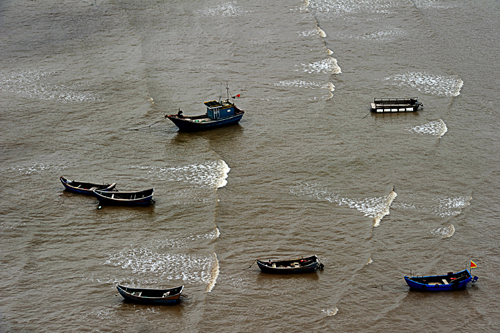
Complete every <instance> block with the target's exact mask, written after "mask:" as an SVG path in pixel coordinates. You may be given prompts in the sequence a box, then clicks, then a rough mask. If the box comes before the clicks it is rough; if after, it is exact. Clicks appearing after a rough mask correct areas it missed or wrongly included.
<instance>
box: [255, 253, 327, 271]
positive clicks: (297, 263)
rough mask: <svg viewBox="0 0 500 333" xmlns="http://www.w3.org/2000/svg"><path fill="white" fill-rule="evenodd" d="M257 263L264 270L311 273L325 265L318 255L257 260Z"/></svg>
mask: <svg viewBox="0 0 500 333" xmlns="http://www.w3.org/2000/svg"><path fill="white" fill-rule="evenodd" d="M257 265H258V266H259V268H260V270H261V271H262V272H265V273H278V274H290V273H292V274H294V273H310V272H314V271H316V270H318V269H319V270H322V269H323V267H324V265H323V264H322V263H321V262H320V261H319V259H318V257H317V256H316V255H314V256H311V257H306V258H304V257H302V258H296V259H288V260H271V259H269V260H268V261H266V260H257Z"/></svg>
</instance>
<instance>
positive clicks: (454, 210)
mask: <svg viewBox="0 0 500 333" xmlns="http://www.w3.org/2000/svg"><path fill="white" fill-rule="evenodd" d="M421 200H424V201H425V199H422V198H418V199H415V201H421ZM471 200H472V196H458V197H438V198H432V199H430V202H428V203H425V202H423V203H420V202H411V203H405V202H398V203H397V204H396V205H394V208H395V209H400V210H410V211H417V212H424V213H429V214H432V215H436V216H439V217H443V218H446V217H451V216H457V215H459V214H460V213H461V212H462V210H463V209H464V208H466V207H467V206H469V205H470V202H471Z"/></svg>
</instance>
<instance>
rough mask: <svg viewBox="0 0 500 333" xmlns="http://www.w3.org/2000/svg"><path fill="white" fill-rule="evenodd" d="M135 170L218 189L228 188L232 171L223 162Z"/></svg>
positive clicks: (161, 177)
mask: <svg viewBox="0 0 500 333" xmlns="http://www.w3.org/2000/svg"><path fill="white" fill-rule="evenodd" d="M133 168H138V169H142V170H148V174H150V175H151V176H153V177H154V178H155V179H160V180H167V181H182V182H187V183H192V184H196V185H201V186H208V187H211V188H216V189H217V188H221V187H224V186H226V184H227V176H228V173H229V171H230V170H231V169H230V168H229V166H228V165H227V164H226V162H224V161H222V160H219V161H213V162H206V163H202V164H191V165H187V166H182V167H170V168H162V167H155V166H146V167H142V166H133Z"/></svg>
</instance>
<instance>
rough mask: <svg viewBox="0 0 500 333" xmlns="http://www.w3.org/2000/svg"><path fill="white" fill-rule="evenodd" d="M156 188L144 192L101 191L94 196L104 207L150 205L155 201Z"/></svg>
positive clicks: (97, 191) (96, 191) (95, 192)
mask: <svg viewBox="0 0 500 333" xmlns="http://www.w3.org/2000/svg"><path fill="white" fill-rule="evenodd" d="M154 190H155V189H154V188H150V189H148V190H143V191H109V192H108V191H101V190H95V191H94V195H95V196H96V197H97V199H99V203H100V204H102V205H131V206H133V205H149V204H150V203H151V202H152V200H153V193H154Z"/></svg>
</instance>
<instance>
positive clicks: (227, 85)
mask: <svg viewBox="0 0 500 333" xmlns="http://www.w3.org/2000/svg"><path fill="white" fill-rule="evenodd" d="M226 92H227V102H228V103H229V82H228V81H226Z"/></svg>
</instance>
